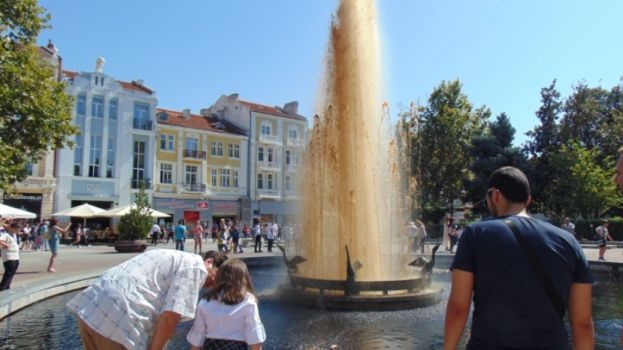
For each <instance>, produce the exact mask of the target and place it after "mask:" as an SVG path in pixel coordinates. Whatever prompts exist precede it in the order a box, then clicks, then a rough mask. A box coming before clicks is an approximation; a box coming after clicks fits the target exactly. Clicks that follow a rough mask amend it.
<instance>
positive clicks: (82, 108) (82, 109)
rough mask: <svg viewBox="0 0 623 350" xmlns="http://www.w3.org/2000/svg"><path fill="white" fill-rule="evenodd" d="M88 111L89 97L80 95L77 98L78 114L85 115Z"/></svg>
mask: <svg viewBox="0 0 623 350" xmlns="http://www.w3.org/2000/svg"><path fill="white" fill-rule="evenodd" d="M86 113H87V97H86V96H85V95H78V98H76V114H77V115H85V114H86Z"/></svg>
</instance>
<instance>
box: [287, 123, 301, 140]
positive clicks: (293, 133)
mask: <svg viewBox="0 0 623 350" xmlns="http://www.w3.org/2000/svg"><path fill="white" fill-rule="evenodd" d="M288 138H289V139H291V140H296V139H298V138H299V132H298V129H297V128H296V127H295V126H291V127H290V129H288Z"/></svg>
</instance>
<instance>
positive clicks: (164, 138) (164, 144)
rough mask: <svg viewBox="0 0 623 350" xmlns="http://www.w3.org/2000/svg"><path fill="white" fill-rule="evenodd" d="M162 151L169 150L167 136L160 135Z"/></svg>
mask: <svg viewBox="0 0 623 350" xmlns="http://www.w3.org/2000/svg"><path fill="white" fill-rule="evenodd" d="M160 149H161V150H163V151H166V150H167V135H165V134H160Z"/></svg>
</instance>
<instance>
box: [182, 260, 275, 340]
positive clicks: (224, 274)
mask: <svg viewBox="0 0 623 350" xmlns="http://www.w3.org/2000/svg"><path fill="white" fill-rule="evenodd" d="M186 340H188V342H189V343H190V344H191V345H192V347H191V349H193V350H200V349H231V350H246V349H247V347H248V348H249V349H252V350H260V349H261V348H262V343H263V342H264V341H266V331H265V329H264V325H263V324H262V320H261V319H260V313H259V309H258V299H257V296H256V295H255V289H254V288H253V283H252V282H251V276H250V275H249V271H248V269H247V266H246V265H245V263H244V262H243V261H242V260H239V259H229V260H227V261H226V262H225V263H223V264H222V265H221V266H220V267H219V269H218V273H217V276H216V284H215V285H214V288H212V290H210V292H208V294H207V296H206V299H205V300H201V301H200V302H199V306H198V307H197V316H196V317H195V321H194V322H193V326H192V328H191V329H190V332H188V335H187V336H186Z"/></svg>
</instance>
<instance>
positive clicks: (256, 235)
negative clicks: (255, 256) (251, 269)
mask: <svg viewBox="0 0 623 350" xmlns="http://www.w3.org/2000/svg"><path fill="white" fill-rule="evenodd" d="M253 239H254V240H255V245H254V249H255V252H256V253H261V252H262V229H261V228H260V222H259V221H257V222H256V223H255V225H253Z"/></svg>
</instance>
